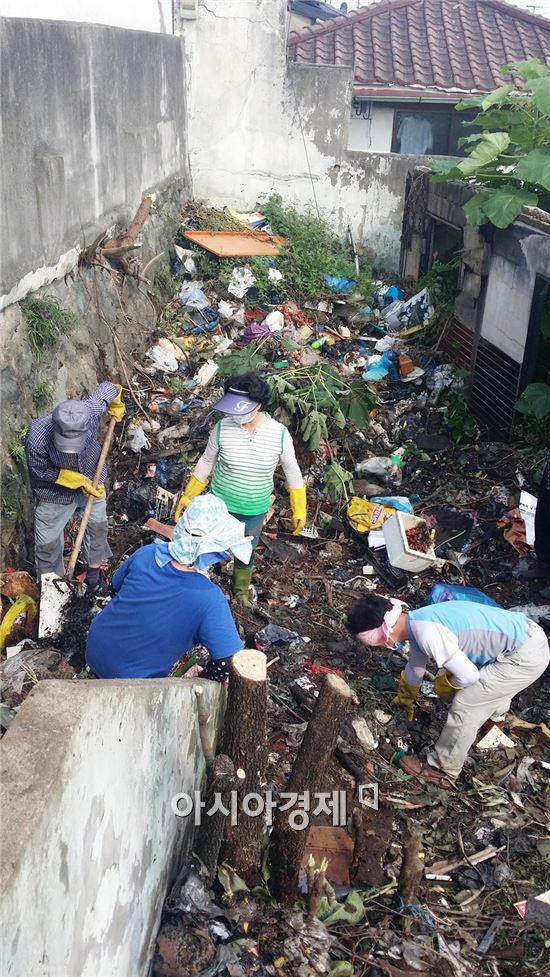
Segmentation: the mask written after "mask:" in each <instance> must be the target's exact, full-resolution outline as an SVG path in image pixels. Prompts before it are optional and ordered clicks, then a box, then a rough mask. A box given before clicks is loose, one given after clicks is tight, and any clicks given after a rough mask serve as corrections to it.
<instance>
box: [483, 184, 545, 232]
mask: <svg viewBox="0 0 550 977" xmlns="http://www.w3.org/2000/svg"><path fill="white" fill-rule="evenodd" d="M537 203H538V197H537V195H536V193H530V192H529V190H522V189H521V188H520V187H514V186H512V185H511V184H510V185H509V186H505V187H502V188H501V189H500V190H490V191H489V192H488V193H487V194H486V200H485V203H484V205H483V210H484V212H485V213H486V214H487V217H488V218H489V220H490V221H491V223H492V224H494V225H495V227H500V228H504V227H509V226H510V224H512V223H513V222H514V221H515V219H516V217H518V216H519V214H521V211H522V210H523V208H524V207H536V206H537Z"/></svg>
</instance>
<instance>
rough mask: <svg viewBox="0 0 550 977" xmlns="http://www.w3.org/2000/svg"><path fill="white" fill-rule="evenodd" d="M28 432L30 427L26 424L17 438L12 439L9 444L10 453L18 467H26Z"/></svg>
mask: <svg viewBox="0 0 550 977" xmlns="http://www.w3.org/2000/svg"><path fill="white" fill-rule="evenodd" d="M27 430H28V425H27V424H24V425H23V427H21V428H20V429H19V431H18V432H17V434H16V436H15V438H12V440H11V441H10V442H9V444H8V453H9V455H10V457H11V458H12V459H13V461H14V462H15V464H16V465H20V466H24V464H25V438H26V436H27Z"/></svg>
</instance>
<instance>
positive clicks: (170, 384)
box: [166, 377, 185, 397]
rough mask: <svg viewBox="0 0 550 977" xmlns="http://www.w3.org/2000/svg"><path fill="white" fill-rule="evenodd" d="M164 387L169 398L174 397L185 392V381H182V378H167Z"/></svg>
mask: <svg viewBox="0 0 550 977" xmlns="http://www.w3.org/2000/svg"><path fill="white" fill-rule="evenodd" d="M166 386H167V388H168V393H169V394H170V396H171V397H176V396H177V395H178V394H180V393H181V392H182V391H183V390H185V380H183V379H182V377H169V378H168V380H167V381H166Z"/></svg>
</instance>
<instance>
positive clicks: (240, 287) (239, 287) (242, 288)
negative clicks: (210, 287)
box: [227, 265, 256, 299]
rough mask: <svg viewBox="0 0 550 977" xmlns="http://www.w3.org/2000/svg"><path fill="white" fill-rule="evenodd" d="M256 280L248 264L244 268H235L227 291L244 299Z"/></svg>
mask: <svg viewBox="0 0 550 977" xmlns="http://www.w3.org/2000/svg"><path fill="white" fill-rule="evenodd" d="M255 282H256V279H255V277H254V275H253V274H252V271H251V270H250V268H248V267H247V266H246V265H245V266H244V267H242V268H234V269H233V274H232V275H231V281H230V282H229V285H228V287H227V291H228V292H229V293H230V295H234V296H235V298H237V299H242V298H244V296H245V295H246V293H247V292H248V289H249V288H252V286H253V285H254V284H255Z"/></svg>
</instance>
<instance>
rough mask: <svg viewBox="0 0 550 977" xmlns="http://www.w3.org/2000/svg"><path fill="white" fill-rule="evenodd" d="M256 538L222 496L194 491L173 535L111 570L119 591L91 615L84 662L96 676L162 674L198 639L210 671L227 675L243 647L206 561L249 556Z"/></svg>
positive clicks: (213, 675)
mask: <svg viewBox="0 0 550 977" xmlns="http://www.w3.org/2000/svg"><path fill="white" fill-rule="evenodd" d="M251 555H252V540H251V539H249V538H247V537H246V536H245V529H244V526H243V524H242V522H239V520H238V519H235V518H234V517H233V516H231V515H230V514H229V512H228V511H227V506H226V504H225V502H223V500H222V499H218V498H216V497H215V496H214V495H204V496H201V497H200V498H196V499H194V500H193V501H192V502H191V503H190V505H189V506H188V508H187V509H186V511H185V512H184V514H183V516H181V518H180V519H178V522H177V524H176V526H175V529H174V534H173V536H172V540H171V542H169V543H164V542H162V543H150V544H149V545H148V546H143V547H142V548H141V549H139V550H136V552H135V553H133V554H132V556H130V557H129V558H128V559H127V560H125V561H124V563H122V564H121V566H120V567H119V568H118V570H117V571H116V573H114V574H113V579H112V588H113V590H114V592H115V596H114V597H113V599H112V600H111V601H110V603H109V604H107V606H106V607H105V608H104V610H102V611H101V612H100V613H99V614H98V615H97V617H95V618H94V620H93V621H92V623H91V626H90V630H89V633H88V641H87V646H86V663H87V665H88V667H89V668H90V670H91V671H92V672H93V673H94V674H95V675H96V676H97V678H162V677H164V676H167V675H168V674H169V673H170V671H171V669H172V667H173V666H174V664H175V663H176V662H177V661H178V660H179V659H180V658H181V657H182V655H184V654H185V653H186V652H188V651H190V650H191V648H193V647H194V646H195V645H198V644H202V645H204V646H205V648H206V649H207V650H208V652H209V654H210V661H209V662H208V665H207V667H206V669H205V677H206V678H210V679H214V680H215V681H219V682H223V681H225V680H226V679H227V677H228V674H229V673H228V667H229V659H230V658H231V657H232V656H233V655H234V654H235V652H236V651H240V650H241V648H243V647H244V645H243V642H242V641H241V638H240V636H239V633H238V631H237V628H236V627H235V623H234V621H233V618H232V616H231V611H230V608H229V603H228V601H227V598H226V597H225V595H224V593H223V591H222V590H221V589H220V588H219V587H218V586H217V585H216V584H215V583H213V582H212V581H211V580H210V579H209V577H208V574H207V569H208V567H209V566H212V565H213V564H214V563H220V562H223V561H225V560H228V559H229V558H230V556H233V557H235V558H236V559H240V560H242V561H244V562H245V563H246V562H247V561H248V560H250V557H251Z"/></svg>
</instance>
